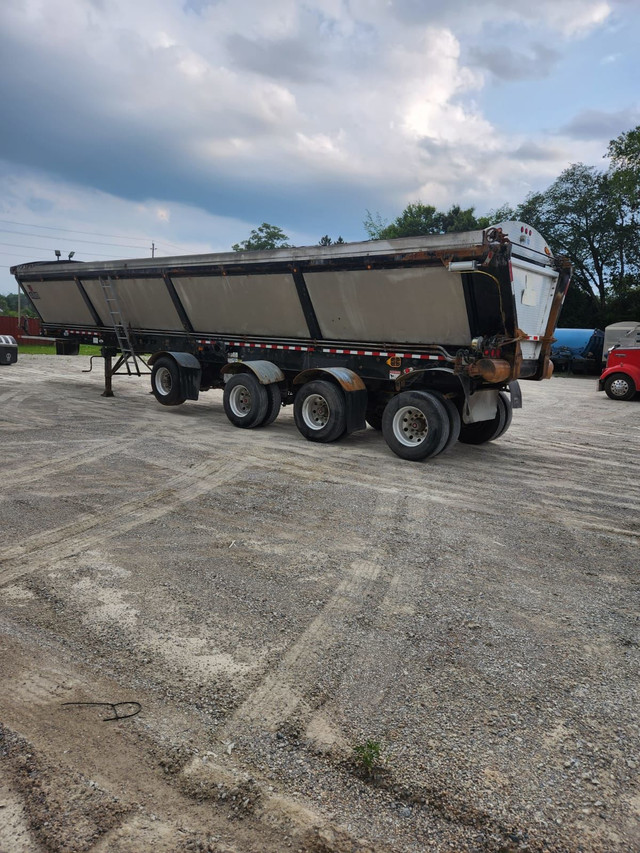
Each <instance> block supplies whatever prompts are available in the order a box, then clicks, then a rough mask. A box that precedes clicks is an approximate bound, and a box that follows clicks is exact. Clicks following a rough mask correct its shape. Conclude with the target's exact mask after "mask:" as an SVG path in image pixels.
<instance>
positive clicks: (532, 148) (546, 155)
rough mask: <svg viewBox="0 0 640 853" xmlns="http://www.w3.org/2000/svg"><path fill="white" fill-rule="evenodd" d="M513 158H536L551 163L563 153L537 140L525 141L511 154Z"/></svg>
mask: <svg viewBox="0 0 640 853" xmlns="http://www.w3.org/2000/svg"><path fill="white" fill-rule="evenodd" d="M509 156H510V158H511V159H512V160H517V161H519V162H522V161H524V160H534V161H536V162H538V163H551V162H553V161H554V160H558V158H559V157H560V156H561V154H560V153H559V152H558V150H557V149H556V148H552V147H550V146H548V145H538V143H537V142H523V143H522V145H520V146H519V147H518V148H516V150H515V151H514V152H513V153H512V154H510V155H509Z"/></svg>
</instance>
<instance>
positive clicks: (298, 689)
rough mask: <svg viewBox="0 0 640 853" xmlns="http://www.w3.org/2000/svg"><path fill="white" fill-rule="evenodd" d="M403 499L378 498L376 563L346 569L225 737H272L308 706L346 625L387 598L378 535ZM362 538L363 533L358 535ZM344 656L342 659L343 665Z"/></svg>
mask: <svg viewBox="0 0 640 853" xmlns="http://www.w3.org/2000/svg"><path fill="white" fill-rule="evenodd" d="M398 500H399V498H398V497H397V496H396V497H395V498H392V499H389V496H387V495H380V496H379V497H378V500H377V504H376V507H375V510H374V512H373V515H372V518H371V521H370V530H371V531H373V532H374V536H375V537H376V538H377V539H378V542H377V547H375V546H372V545H371V544H369V545H368V546H367V551H368V553H369V554H371V555H372V557H373V559H370V560H362V559H357V560H354V561H353V562H352V563H351V564H350V565H349V566H348V567H346V569H345V575H344V577H343V579H342V580H341V581H340V582H339V583H338V585H337V586H336V588H335V589H334V592H333V594H332V596H331V598H330V599H329V601H328V602H327V604H326V605H325V606H324V608H323V609H322V611H321V612H320V613H319V614H318V616H316V617H315V619H313V620H312V622H311V623H310V624H309V626H308V627H307V628H306V630H304V631H303V633H302V634H301V635H300V636H299V637H298V639H297V640H296V641H295V642H294V644H293V645H292V646H290V647H289V648H288V649H287V651H286V652H285V654H284V655H283V657H282V659H281V660H280V661H279V663H278V664H277V665H276V666H275V668H274V669H272V670H271V671H269V672H267V673H266V675H265V676H264V677H263V679H262V681H261V682H260V683H259V684H258V686H257V687H256V688H254V689H253V690H252V691H251V693H250V695H249V696H247V698H246V699H245V701H244V702H243V703H242V704H241V705H240V707H239V708H238V709H237V710H236V711H235V712H234V714H233V716H232V717H231V719H230V720H229V721H228V722H227V724H226V725H225V727H224V730H223V732H222V735H221V736H222V739H223V740H224V739H225V738H226V739H229V738H230V737H232V736H233V731H234V730H235V729H236V728H238V727H239V726H242V725H246V724H249V725H251V726H256V725H258V726H259V727H260V728H261V729H267V730H269V731H274V730H275V729H276V728H277V727H278V726H279V725H281V724H282V723H283V722H284V721H286V720H287V719H288V718H289V717H291V715H292V714H293V713H294V712H295V711H296V710H297V709H298V708H299V706H300V705H301V704H302V703H303V702H304V700H305V696H306V695H307V694H308V693H309V692H310V691H311V690H312V688H313V687H315V686H316V684H317V683H318V682H319V681H321V680H322V677H323V673H324V672H325V670H326V661H327V660H328V659H330V658H331V656H332V654H334V652H335V651H336V650H337V649H338V648H339V647H340V645H341V643H342V638H343V636H346V634H347V631H346V625H347V623H348V622H349V621H351V620H352V619H353V618H354V617H355V616H356V614H357V613H358V612H360V611H361V610H362V608H363V607H365V606H366V608H367V609H369V608H372V607H375V606H376V601H377V600H379V599H380V598H381V597H383V596H384V594H385V593H384V589H382V590H376V581H377V580H378V578H379V576H380V575H381V573H382V572H383V571H384V570H385V568H386V565H385V564H386V561H387V556H388V547H387V545H386V544H385V543H384V542H381V541H380V530H384V529H385V525H386V523H388V521H389V520H390V519H392V518H393V517H394V515H395V513H396V510H397V506H398ZM359 532H360V533H362V531H359ZM344 657H345V655H344V650H343V653H342V659H344Z"/></svg>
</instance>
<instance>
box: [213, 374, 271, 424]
mask: <svg viewBox="0 0 640 853" xmlns="http://www.w3.org/2000/svg"><path fill="white" fill-rule="evenodd" d="M222 404H223V406H224V411H225V414H226V416H227V417H228V418H229V420H230V421H231V423H232V424H233V425H234V426H237V427H241V428H242V429H251V428H252V427H257V426H260V425H261V424H263V423H264V420H265V418H266V416H267V410H268V408H269V394H268V393H267V389H266V387H265V386H264V385H263V384H262V383H261V382H260V381H259V380H258V379H257V378H256V377H255V376H254V375H253V373H236V374H234V375H233V376H232V377H231V379H230V380H229V381H228V382H227V383H226V385H225V386H224V394H223V397H222Z"/></svg>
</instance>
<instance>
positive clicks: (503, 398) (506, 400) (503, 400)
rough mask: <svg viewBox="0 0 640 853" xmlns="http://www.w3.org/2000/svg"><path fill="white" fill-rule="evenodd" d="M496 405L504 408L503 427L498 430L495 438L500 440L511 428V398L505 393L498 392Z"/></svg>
mask: <svg viewBox="0 0 640 853" xmlns="http://www.w3.org/2000/svg"><path fill="white" fill-rule="evenodd" d="M498 405H499V406H503V407H504V413H505V420H504V426H503V427H502V429H501V430H500V434H499V435H497V436H496V438H500V437H501V436H503V435H504V434H505V432H506V431H507V430H508V429H509V427H510V426H511V421H512V420H513V406H512V405H511V397H510V396H509V395H508V394H507V393H506V392H505V391H500V393H499V394H498Z"/></svg>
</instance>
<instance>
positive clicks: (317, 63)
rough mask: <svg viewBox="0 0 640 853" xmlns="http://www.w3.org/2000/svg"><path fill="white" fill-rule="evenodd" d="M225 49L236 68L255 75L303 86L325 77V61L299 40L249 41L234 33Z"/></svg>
mask: <svg viewBox="0 0 640 853" xmlns="http://www.w3.org/2000/svg"><path fill="white" fill-rule="evenodd" d="M226 47H227V51H228V53H229V57H230V59H231V63H232V65H233V66H235V67H237V68H244V69H246V70H247V71H252V72H254V73H256V74H263V75H264V76H266V77H273V78H274V79H276V80H289V81H293V82H303V83H304V82H306V83H309V82H318V81H319V80H321V79H322V78H323V77H324V75H323V73H322V67H323V61H322V57H321V56H320V55H319V54H318V53H317V52H316V50H315V49H314V47H313V46H312V45H309V44H308V43H305V42H304V41H302V40H300V39H293V38H287V39H277V40H267V39H249V38H247V37H246V36H244V35H241V34H240V33H233V34H232V35H230V36H229V38H228V39H227V43H226Z"/></svg>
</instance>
